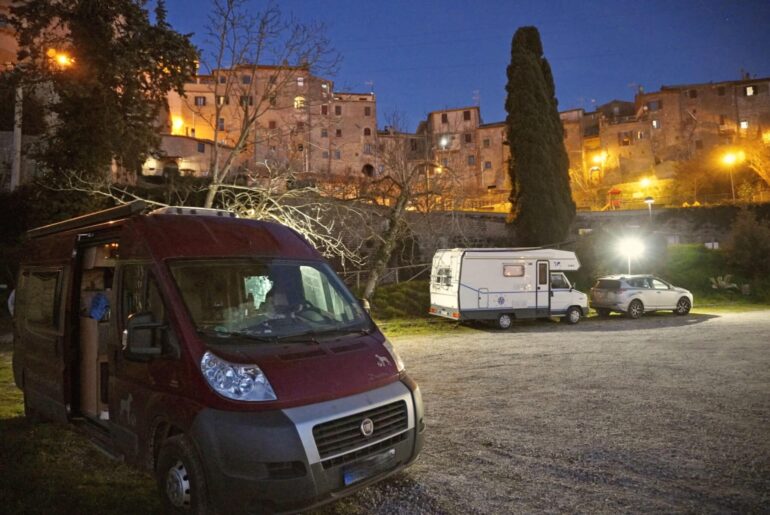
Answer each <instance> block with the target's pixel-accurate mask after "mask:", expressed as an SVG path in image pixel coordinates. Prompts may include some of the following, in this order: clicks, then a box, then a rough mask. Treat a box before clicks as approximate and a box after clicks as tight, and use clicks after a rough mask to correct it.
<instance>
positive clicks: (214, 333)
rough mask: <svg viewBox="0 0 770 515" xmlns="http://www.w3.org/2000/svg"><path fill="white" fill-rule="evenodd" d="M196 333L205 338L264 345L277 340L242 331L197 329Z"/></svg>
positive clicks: (272, 337)
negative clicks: (246, 340)
mask: <svg viewBox="0 0 770 515" xmlns="http://www.w3.org/2000/svg"><path fill="white" fill-rule="evenodd" d="M198 332H199V333H201V334H205V335H206V336H213V337H216V338H232V337H237V338H249V339H251V340H256V341H258V342H264V343H273V342H275V341H276V340H277V339H278V338H277V337H276V336H260V335H258V334H254V333H249V332H244V331H217V330H216V329H198Z"/></svg>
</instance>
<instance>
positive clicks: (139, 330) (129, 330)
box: [123, 312, 168, 361]
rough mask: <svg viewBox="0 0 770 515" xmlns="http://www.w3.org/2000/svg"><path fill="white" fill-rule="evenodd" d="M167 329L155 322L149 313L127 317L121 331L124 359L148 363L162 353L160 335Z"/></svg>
mask: <svg viewBox="0 0 770 515" xmlns="http://www.w3.org/2000/svg"><path fill="white" fill-rule="evenodd" d="M167 329H168V326H167V325H166V324H164V323H162V322H156V321H155V317H154V316H153V314H152V313H150V312H144V313H135V314H133V315H131V316H130V317H128V324H127V325H126V329H125V330H124V331H123V352H124V355H125V356H126V358H128V359H133V360H135V361H148V360H150V359H151V358H152V357H154V356H160V355H161V354H162V353H163V346H162V345H161V342H162V340H161V334H162V333H163V332H164V331H165V330H167Z"/></svg>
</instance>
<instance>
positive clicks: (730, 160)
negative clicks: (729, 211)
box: [722, 150, 746, 203]
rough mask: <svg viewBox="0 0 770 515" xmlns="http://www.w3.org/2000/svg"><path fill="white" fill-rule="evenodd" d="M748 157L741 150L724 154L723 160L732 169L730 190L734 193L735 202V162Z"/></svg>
mask: <svg viewBox="0 0 770 515" xmlns="http://www.w3.org/2000/svg"><path fill="white" fill-rule="evenodd" d="M744 159H746V154H745V153H744V152H743V151H742V150H739V151H738V152H727V153H726V154H725V155H724V156H722V162H723V163H724V164H725V165H727V167H728V169H729V170H730V191H731V192H732V194H733V203H735V183H734V182H733V171H734V170H735V164H736V163H740V162H741V161H743V160H744Z"/></svg>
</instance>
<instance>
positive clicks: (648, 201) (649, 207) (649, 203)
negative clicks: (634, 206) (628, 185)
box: [644, 197, 655, 220]
mask: <svg viewBox="0 0 770 515" xmlns="http://www.w3.org/2000/svg"><path fill="white" fill-rule="evenodd" d="M644 203H645V204H647V211H649V212H650V220H652V205H653V204H654V203H655V199H654V198H652V197H645V199H644Z"/></svg>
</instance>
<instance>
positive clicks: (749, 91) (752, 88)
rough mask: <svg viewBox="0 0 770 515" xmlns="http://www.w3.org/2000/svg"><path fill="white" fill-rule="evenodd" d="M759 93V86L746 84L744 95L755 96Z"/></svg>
mask: <svg viewBox="0 0 770 515" xmlns="http://www.w3.org/2000/svg"><path fill="white" fill-rule="evenodd" d="M756 94H757V88H756V87H755V86H746V87H745V88H743V95H744V96H747V97H753V96H754V95H756Z"/></svg>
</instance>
